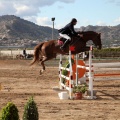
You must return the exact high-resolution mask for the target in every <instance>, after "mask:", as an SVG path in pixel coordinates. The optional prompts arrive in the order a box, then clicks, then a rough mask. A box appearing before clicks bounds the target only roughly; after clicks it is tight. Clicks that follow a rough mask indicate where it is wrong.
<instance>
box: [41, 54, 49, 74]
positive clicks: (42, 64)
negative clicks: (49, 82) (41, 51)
mask: <svg viewBox="0 0 120 120" xmlns="http://www.w3.org/2000/svg"><path fill="white" fill-rule="evenodd" d="M47 60H49V59H48V57H46V56H44V57H43V59H42V60H41V62H40V63H41V66H42V69H41V70H40V75H41V74H42V73H43V71H44V70H45V64H44V62H45V61H47Z"/></svg>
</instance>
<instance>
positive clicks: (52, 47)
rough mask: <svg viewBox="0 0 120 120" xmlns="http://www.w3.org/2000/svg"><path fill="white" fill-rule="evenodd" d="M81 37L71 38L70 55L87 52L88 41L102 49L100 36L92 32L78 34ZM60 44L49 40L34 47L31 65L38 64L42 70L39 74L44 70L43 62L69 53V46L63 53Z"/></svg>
mask: <svg viewBox="0 0 120 120" xmlns="http://www.w3.org/2000/svg"><path fill="white" fill-rule="evenodd" d="M79 35H80V36H81V37H72V42H71V43H70V46H75V48H74V51H72V54H78V53H80V52H85V51H89V47H88V46H86V43H87V42H88V41H89V40H92V42H93V43H94V45H95V46H96V47H97V48H98V49H101V48H102V44H101V34H100V33H97V32H94V31H85V32H79ZM60 46H61V45H60V44H59V43H58V40H49V41H47V42H41V43H40V44H38V45H37V46H36V47H35V50H34V59H33V61H32V63H31V65H33V64H34V63H35V62H39V61H40V63H41V65H42V70H40V74H41V73H42V72H43V71H44V70H45V65H44V62H45V61H48V60H50V59H53V58H56V55H57V54H63V55H65V54H68V53H69V46H68V47H66V48H65V50H64V51H62V50H61V49H60Z"/></svg>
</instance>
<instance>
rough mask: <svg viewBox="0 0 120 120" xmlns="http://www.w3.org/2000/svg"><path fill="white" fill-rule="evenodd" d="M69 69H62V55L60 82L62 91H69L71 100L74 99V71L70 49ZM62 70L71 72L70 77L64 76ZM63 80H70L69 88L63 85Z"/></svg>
mask: <svg viewBox="0 0 120 120" xmlns="http://www.w3.org/2000/svg"><path fill="white" fill-rule="evenodd" d="M69 64H70V66H69V68H65V67H62V55H61V54H60V61H59V82H60V89H63V88H65V89H67V90H68V91H69V98H70V99H73V70H72V60H71V50H70V49H69ZM62 70H67V71H70V74H69V77H67V76H64V75H62ZM62 78H65V79H67V80H69V87H67V86H66V85H65V84H63V81H62Z"/></svg>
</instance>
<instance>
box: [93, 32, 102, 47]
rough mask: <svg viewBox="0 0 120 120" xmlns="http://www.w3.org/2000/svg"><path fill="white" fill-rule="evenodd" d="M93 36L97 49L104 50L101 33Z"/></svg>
mask: <svg viewBox="0 0 120 120" xmlns="http://www.w3.org/2000/svg"><path fill="white" fill-rule="evenodd" d="M94 33H95V34H93V39H92V41H93V43H94V44H95V46H96V47H97V49H101V48H102V43H101V33H96V32H94Z"/></svg>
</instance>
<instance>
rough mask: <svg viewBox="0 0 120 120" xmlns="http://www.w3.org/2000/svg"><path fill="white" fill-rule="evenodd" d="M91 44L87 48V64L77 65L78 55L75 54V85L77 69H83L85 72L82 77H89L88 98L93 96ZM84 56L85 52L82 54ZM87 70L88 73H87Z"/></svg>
mask: <svg viewBox="0 0 120 120" xmlns="http://www.w3.org/2000/svg"><path fill="white" fill-rule="evenodd" d="M92 50H93V48H92V46H90V50H89V60H88V65H85V66H82V65H78V55H76V85H78V74H80V73H78V69H85V70H86V73H85V75H84V79H85V80H86V76H87V75H88V79H89V91H90V96H89V98H88V99H94V96H93V74H92V73H93V69H92V68H93V66H92ZM83 56H85V54H84V55H83ZM87 72H88V74H87Z"/></svg>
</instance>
